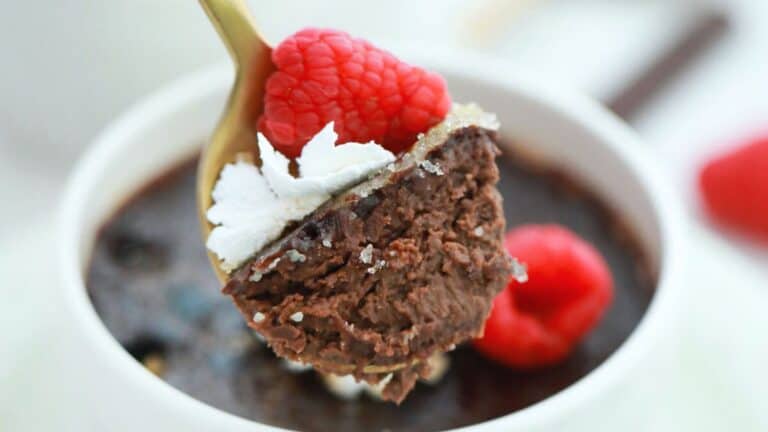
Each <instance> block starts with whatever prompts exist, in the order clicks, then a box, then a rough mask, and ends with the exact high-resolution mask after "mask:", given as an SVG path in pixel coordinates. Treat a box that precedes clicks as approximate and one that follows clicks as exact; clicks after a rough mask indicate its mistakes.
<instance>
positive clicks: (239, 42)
mask: <svg viewBox="0 0 768 432" xmlns="http://www.w3.org/2000/svg"><path fill="white" fill-rule="evenodd" d="M200 3H201V4H202V6H203V8H204V9H205V11H206V13H207V14H208V17H209V18H210V20H211V22H212V23H213V25H214V27H216V30H217V31H218V33H219V36H221V39H222V40H223V41H224V44H225V45H226V46H227V49H228V50H229V54H230V56H231V57H232V60H233V61H234V63H235V72H236V73H235V84H234V86H233V87H232V90H231V92H230V94H229V100H228V101H227V105H226V108H225V109H224V114H223V115H222V117H221V119H220V120H219V124H218V126H217V127H216V130H215V131H214V133H213V136H212V137H211V139H210V141H209V142H208V145H207V146H206V148H205V150H204V152H203V155H202V158H201V159H200V162H199V165H198V168H197V211H198V216H199V218H200V224H201V226H202V235H203V241H204V242H205V241H206V240H207V239H208V235H209V234H210V233H211V230H212V229H213V225H212V224H211V223H210V222H208V219H207V217H206V212H207V211H208V209H209V208H210V207H211V204H212V197H211V192H212V191H213V186H214V185H215V183H216V180H217V179H218V177H219V173H220V172H221V169H222V168H223V167H224V165H226V164H227V163H230V162H234V161H235V160H236V159H237V158H238V157H241V156H240V155H243V154H246V155H251V156H252V157H253V159H254V160H258V147H257V143H256V121H255V119H256V118H257V116H258V115H259V114H260V113H261V109H262V103H261V101H262V99H263V95H264V91H265V86H266V82H267V77H268V76H269V74H270V73H272V71H273V70H274V65H273V63H272V61H271V59H270V54H271V51H272V49H271V48H270V46H269V45H268V44H267V42H266V40H265V39H264V37H263V36H262V35H261V33H260V32H259V30H258V29H257V27H256V24H255V23H254V21H253V19H252V17H251V15H250V13H249V12H248V7H247V6H246V4H245V0H200ZM208 257H209V258H210V261H211V265H212V266H213V269H214V271H215V272H216V276H217V277H218V278H219V281H220V282H222V283H225V282H226V281H227V274H226V273H225V272H224V271H222V270H221V268H220V267H219V260H218V258H217V257H216V256H215V255H214V254H213V253H212V252H210V251H208ZM299 360H300V361H302V362H303V363H309V364H312V365H314V366H319V367H321V368H323V369H324V370H329V371H333V372H335V373H338V374H349V373H352V372H354V371H356V370H357V369H358V368H357V366H355V365H352V364H336V363H332V362H328V361H324V360H322V359H310V358H300V359H299ZM418 362H419V360H418V359H414V360H412V361H409V362H403V363H398V364H392V365H367V366H364V367H363V372H364V373H369V374H381V373H388V372H393V371H396V370H399V369H403V368H405V367H408V366H410V365H413V364H416V363H418Z"/></svg>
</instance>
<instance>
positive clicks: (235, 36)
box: [197, 0, 274, 283]
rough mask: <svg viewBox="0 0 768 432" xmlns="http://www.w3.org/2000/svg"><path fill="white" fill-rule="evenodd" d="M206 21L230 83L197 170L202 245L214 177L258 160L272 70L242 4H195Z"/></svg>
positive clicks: (205, 0) (227, 0)
mask: <svg viewBox="0 0 768 432" xmlns="http://www.w3.org/2000/svg"><path fill="white" fill-rule="evenodd" d="M200 3H201V5H202V6H203V8H204V9H205V11H206V13H207V14H208V17H209V18H210V20H211V23H213V26H214V27H215V28H216V30H217V32H218V33H219V35H220V36H221V39H222V40H223V41H224V44H225V45H226V46H227V50H228V51H229V54H230V56H231V57H232V60H233V62H234V64H235V83H234V85H233V86H232V90H231V91H230V94H229V99H228V101H227V104H226V107H225V108H224V113H223V114H222V117H221V119H220V120H219V124H218V126H217V127H216V130H215V131H214V133H213V136H212V137H211V139H210V141H208V144H207V146H206V147H205V150H204V151H203V154H202V157H201V158H200V162H199V165H198V169H197V211H198V216H199V218H200V225H201V227H202V235H203V241H205V240H206V239H207V238H208V235H209V234H210V233H211V230H212V229H213V226H212V225H211V223H210V222H208V219H207V217H206V213H207V211H208V209H209V208H210V207H211V204H212V198H211V193H212V191H213V187H214V185H215V184H216V180H217V179H218V177H219V172H221V169H222V168H223V167H224V165H226V164H227V163H230V162H234V161H235V159H236V158H237V155H238V154H244V153H245V154H250V155H251V156H252V157H253V159H254V160H258V151H259V150H258V147H257V145H256V126H255V125H256V118H257V117H258V116H259V114H260V113H261V109H262V104H261V101H262V98H263V95H264V90H265V85H266V82H267V77H268V76H269V74H270V73H272V71H273V70H274V65H273V63H272V60H271V59H270V55H271V53H272V49H271V47H270V46H269V44H267V42H266V40H265V39H264V37H263V36H262V35H261V33H260V32H259V30H258V28H257V27H256V24H255V23H254V21H253V19H252V18H251V15H250V13H249V12H248V8H247V6H246V4H245V0H200ZM208 257H209V258H210V261H211V265H212V266H213V269H214V271H215V272H216V276H217V277H218V278H219V281H220V282H222V283H224V282H225V281H226V280H227V274H226V273H225V272H224V271H222V270H221V268H220V267H219V260H218V258H217V257H216V256H215V255H214V254H213V253H212V252H210V251H209V252H208Z"/></svg>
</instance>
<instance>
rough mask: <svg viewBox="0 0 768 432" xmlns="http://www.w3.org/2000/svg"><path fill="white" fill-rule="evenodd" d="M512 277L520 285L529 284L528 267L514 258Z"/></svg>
mask: <svg viewBox="0 0 768 432" xmlns="http://www.w3.org/2000/svg"><path fill="white" fill-rule="evenodd" d="M512 277H513V278H515V280H516V281H518V282H519V283H525V282H528V267H527V266H526V265H525V264H523V263H521V262H520V261H518V260H517V258H512Z"/></svg>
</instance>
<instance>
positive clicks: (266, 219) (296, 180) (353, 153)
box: [206, 122, 395, 272]
mask: <svg viewBox="0 0 768 432" xmlns="http://www.w3.org/2000/svg"><path fill="white" fill-rule="evenodd" d="M337 138H338V136H337V134H336V132H334V130H333V122H330V123H328V124H327V125H326V126H325V127H324V128H323V129H322V130H321V131H320V132H318V133H317V134H316V135H315V136H314V137H313V138H312V139H311V140H310V141H309V142H308V143H307V144H306V145H305V146H304V148H303V149H302V152H301V156H299V157H298V158H297V159H296V162H297V164H298V167H299V176H298V177H293V176H292V175H291V174H290V172H289V160H288V158H286V157H285V156H283V154H282V153H280V152H278V151H276V150H275V149H274V147H272V144H270V142H269V141H268V140H267V138H266V137H265V136H264V135H262V134H261V133H259V134H258V146H259V155H260V157H261V161H262V166H261V168H260V169H259V168H258V167H256V166H255V165H253V164H252V163H250V162H246V161H237V162H235V163H230V164H227V165H225V166H224V168H223V169H222V170H221V174H220V176H219V180H218V181H217V182H216V185H215V186H214V188H213V194H212V197H213V201H214V204H213V206H211V208H210V209H209V210H208V213H207V218H208V220H209V221H210V222H211V223H212V224H214V225H215V227H214V229H213V230H212V231H211V234H210V235H209V236H208V240H207V243H206V246H207V247H208V249H209V250H211V251H212V252H213V253H215V254H216V256H217V257H218V258H219V260H220V261H221V268H222V269H223V270H224V271H227V272H230V271H232V270H234V269H236V268H237V267H238V266H240V265H241V264H242V263H243V262H245V260H247V259H248V258H250V257H251V256H252V255H253V254H254V253H256V252H257V251H259V250H260V249H262V248H263V247H264V246H265V245H266V244H268V243H269V242H271V241H273V240H275V239H277V237H278V236H279V235H280V234H281V233H282V232H283V229H284V228H285V227H286V226H287V225H288V224H289V223H291V222H293V221H297V220H300V219H302V218H303V217H304V216H306V215H308V214H309V213H311V212H313V211H314V210H315V209H317V208H318V207H320V205H322V204H323V203H324V202H326V201H328V200H329V199H330V198H331V196H332V195H333V194H334V193H336V192H339V191H341V190H343V189H345V188H347V187H349V186H350V185H353V184H355V183H356V182H359V181H360V180H362V179H364V178H365V177H366V176H368V175H369V174H371V173H373V172H375V171H378V170H380V169H382V168H383V167H384V166H386V165H387V164H389V163H391V162H393V161H394V160H395V156H394V155H393V154H392V153H391V152H389V151H388V150H386V149H384V148H383V147H381V146H380V145H378V144H376V143H375V142H373V141H371V142H368V143H364V144H363V143H354V142H350V143H345V144H344V145H340V146H336V145H335V143H336V139H337Z"/></svg>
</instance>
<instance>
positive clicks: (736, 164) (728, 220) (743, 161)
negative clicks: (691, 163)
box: [699, 136, 768, 244]
mask: <svg viewBox="0 0 768 432" xmlns="http://www.w3.org/2000/svg"><path fill="white" fill-rule="evenodd" d="M699 189H700V191H701V196H702V201H703V202H704V206H705V208H706V210H707V211H708V213H709V214H710V216H711V217H712V219H714V220H715V221H716V222H717V223H719V224H721V225H722V226H724V227H727V228H731V229H733V230H734V231H737V232H741V233H743V234H746V235H750V236H752V237H754V238H755V239H756V240H758V241H760V242H763V243H766V244H768V136H762V137H759V138H757V139H754V140H752V141H749V142H747V143H745V144H743V145H742V146H740V147H738V148H737V149H736V150H734V151H731V152H730V153H727V154H725V155H722V156H719V157H716V158H714V159H712V160H710V161H709V162H708V163H707V164H706V165H705V166H704V167H703V168H702V169H701V172H700V173H699Z"/></svg>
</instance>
